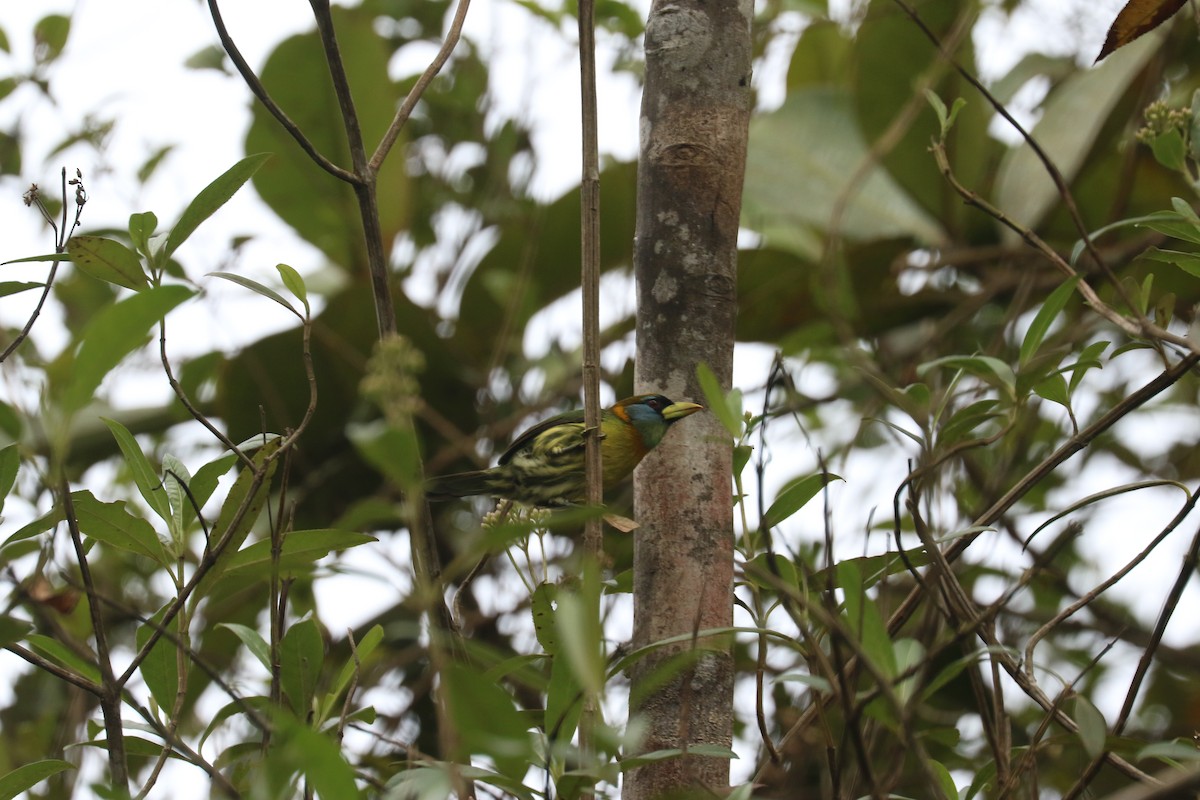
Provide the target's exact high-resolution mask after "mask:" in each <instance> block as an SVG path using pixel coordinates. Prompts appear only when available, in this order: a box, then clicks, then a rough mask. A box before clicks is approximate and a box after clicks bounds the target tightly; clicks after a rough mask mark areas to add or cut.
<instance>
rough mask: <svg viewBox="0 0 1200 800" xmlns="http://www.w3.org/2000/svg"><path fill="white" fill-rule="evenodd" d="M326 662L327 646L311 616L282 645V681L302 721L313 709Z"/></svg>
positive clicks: (292, 631)
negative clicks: (314, 698) (322, 669)
mask: <svg viewBox="0 0 1200 800" xmlns="http://www.w3.org/2000/svg"><path fill="white" fill-rule="evenodd" d="M324 661H325V643H324V641H323V640H322V639H321V629H320V628H318V627H317V622H316V620H314V619H313V618H312V617H307V618H305V619H302V620H300V621H299V622H297V623H296V624H295V625H293V626H292V627H290V628H288V630H287V633H285V634H284V635H283V641H282V642H280V645H279V680H280V683H282V684H283V692H284V694H286V695H287V698H288V700H289V701H290V702H291V704H292V711H294V712H295V713H296V715H297V716H298V717H300V718H301V719H304V718H305V717H307V716H308V712H309V711H310V710H312V701H313V696H314V694H315V693H316V690H317V680H318V679H319V678H320V677H321V666H322V664H323V663H324Z"/></svg>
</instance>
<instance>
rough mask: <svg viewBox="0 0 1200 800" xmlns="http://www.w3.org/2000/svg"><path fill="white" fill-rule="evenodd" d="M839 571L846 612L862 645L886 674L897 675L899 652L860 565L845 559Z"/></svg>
mask: <svg viewBox="0 0 1200 800" xmlns="http://www.w3.org/2000/svg"><path fill="white" fill-rule="evenodd" d="M836 570H837V577H838V586H839V587H840V588H841V589H842V592H843V593H844V597H845V603H846V608H845V612H844V613H845V616H846V620H847V622H849V624H850V630H851V632H852V633H854V634H855V635H857V636H858V637H859V644H860V645H861V646H862V649H863V651H864V652H865V653H866V655H867V657H868V658H870V659H871V661H872V662H873V663H874V664H875V666H876V667H877V668H878V669H879V670H880V671H881V672H882V673H883V674H884V675H886V676H888V677H895V676H896V672H897V664H896V652H895V649H894V647H893V645H892V640H891V638H890V637H889V636H888V633H887V626H886V625H885V624H884V622H883V616H882V615H881V614H880V613H879V607H878V606H877V605H876V604H875V602H874V601H873V600H872V599H870V598H869V597H868V596H867V592H866V585H865V584H864V583H863V578H862V572H861V571H860V569H859V565H858V564H857V563H855V562H854V561H853V560H849V561H842V562H840V563H838V564H837V567H836Z"/></svg>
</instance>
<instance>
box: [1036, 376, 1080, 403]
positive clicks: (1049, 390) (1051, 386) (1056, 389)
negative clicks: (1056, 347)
mask: <svg viewBox="0 0 1200 800" xmlns="http://www.w3.org/2000/svg"><path fill="white" fill-rule="evenodd" d="M1033 391H1034V392H1035V393H1036V394H1037V396H1038V397H1040V398H1042V399H1043V400H1049V401H1050V402H1051V403H1058V404H1059V405H1060V406H1070V405H1071V394H1070V392H1069V390H1068V388H1067V379H1066V378H1064V377H1063V376H1062V375H1060V374H1058V373H1055V374H1053V375H1050V376H1048V377H1046V378H1045V379H1043V380H1041V381H1039V382H1038V383H1037V384H1036V385H1035V386H1034V387H1033Z"/></svg>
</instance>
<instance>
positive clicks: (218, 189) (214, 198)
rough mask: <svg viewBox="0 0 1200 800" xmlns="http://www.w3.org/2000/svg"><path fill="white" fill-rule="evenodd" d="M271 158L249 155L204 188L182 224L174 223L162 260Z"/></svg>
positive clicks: (182, 219) (268, 155)
mask: <svg viewBox="0 0 1200 800" xmlns="http://www.w3.org/2000/svg"><path fill="white" fill-rule="evenodd" d="M270 157H271V154H270V153H257V154H255V155H252V156H246V157H245V158H243V159H242V160H241V161H239V162H237V163H236V164H234V165H233V166H232V167H230V168H229V169H228V170H227V171H226V172H225V173H224V174H223V175H221V176H220V177H219V178H217V179H216V180H215V181H213V182H212V183H210V184H209V185H208V186H206V187H204V189H202V190H201V191H200V194H198V195H196V197H195V199H194V200H192V202H191V203H190V204H188V207H187V208H185V209H184V210H183V214H181V215H180V217H179V222H177V223H175V227H174V228H172V229H171V234H170V235H169V236H168V237H167V243H166V245H165V246H164V247H163V249H162V250H161V251H160V252H159V258H161V259H163V260H165V259H167V258H170V257H171V255H172V254H173V253H174V252H175V251H176V250H177V249H179V245H181V244H183V243H184V242H185V241H186V240H187V238H188V237H189V236H191V235H192V233H194V232H195V230H196V228H198V227H200V223H202V222H204V220H206V219H208V218H209V217H211V216H212V215H213V213H214V212H215V211H216V210H217V209H218V208H220V207H221V206H223V205H225V203H226V202H228V201H229V198H231V197H233V195H234V193H235V192H237V190H238V189H240V188H242V185H243V184H244V183H246V181H248V180H250V178H251V177H252V176H253V175H254V173H255V172H257V171H258V168H259V167H261V166H262V165H263V164H264V163H265V162H266V160H267V159H268V158H270Z"/></svg>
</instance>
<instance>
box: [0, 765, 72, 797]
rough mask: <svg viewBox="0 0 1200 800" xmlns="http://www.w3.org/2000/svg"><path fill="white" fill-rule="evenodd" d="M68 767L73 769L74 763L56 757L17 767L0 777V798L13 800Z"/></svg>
mask: <svg viewBox="0 0 1200 800" xmlns="http://www.w3.org/2000/svg"><path fill="white" fill-rule="evenodd" d="M68 769H75V765H74V764H72V763H70V762H68V761H62V760H61V759H57V758H48V759H46V760H45V761H35V762H33V763H32V764H26V765H24V766H22V767H17V768H16V769H14V770H13V771H12V772H10V773H8V774H7V775H5V776H4V777H2V778H0V800H13V798H14V797H16V796H17V795H19V794H21V793H22V792H26V791H28V790H30V789H32V788H33V787H34V786H37V785H38V784H39V783H41V782H42V781H44V780H46V779H47V778H49V777H51V776H53V775H57V774H58V773H60V772H62V771H64V770H68Z"/></svg>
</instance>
